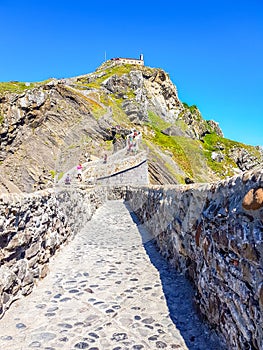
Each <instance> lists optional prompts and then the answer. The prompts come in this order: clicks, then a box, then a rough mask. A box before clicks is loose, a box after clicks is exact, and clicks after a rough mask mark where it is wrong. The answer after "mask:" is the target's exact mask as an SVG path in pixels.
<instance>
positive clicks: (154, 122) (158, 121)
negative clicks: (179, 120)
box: [148, 111, 171, 130]
mask: <svg viewBox="0 0 263 350" xmlns="http://www.w3.org/2000/svg"><path fill="white" fill-rule="evenodd" d="M148 118H149V124H150V126H152V127H153V128H155V129H158V130H163V129H167V128H168V127H169V126H171V123H167V122H166V121H164V120H163V119H162V118H161V117H159V116H158V115H157V114H155V113H154V112H151V111H149V112H148Z"/></svg>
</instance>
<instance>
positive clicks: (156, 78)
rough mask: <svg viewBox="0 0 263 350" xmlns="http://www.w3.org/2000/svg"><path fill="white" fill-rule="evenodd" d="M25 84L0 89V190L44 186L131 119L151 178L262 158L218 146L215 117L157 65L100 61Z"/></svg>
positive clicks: (221, 171)
mask: <svg viewBox="0 0 263 350" xmlns="http://www.w3.org/2000/svg"><path fill="white" fill-rule="evenodd" d="M24 88H26V89H27V90H25V91H22V92H21V93H11V92H8V91H7V92H6V93H4V94H2V95H1V96H0V137H1V139H0V190H1V191H2V192H20V191H24V192H33V191H35V190H39V189H44V188H47V187H49V186H51V185H52V184H53V181H54V178H55V177H61V176H62V175H63V173H64V172H65V171H67V170H68V169H70V168H71V167H73V166H74V165H75V164H76V163H77V162H78V161H79V160H81V161H85V159H86V158H87V157H88V156H95V157H101V156H102V154H103V153H105V152H106V153H111V152H113V151H114V149H115V148H114V147H115V146H114V147H113V145H112V144H111V142H112V141H113V140H114V142H115V143H116V144H117V145H118V148H120V147H124V146H125V138H126V136H127V135H128V134H129V132H130V130H131V129H133V128H134V127H136V128H137V129H138V130H140V131H141V132H142V134H143V143H142V147H143V148H145V150H147V151H148V162H149V168H148V169H149V175H150V179H151V181H152V183H154V184H169V183H171V184H174V183H180V182H181V183H183V182H184V178H186V177H189V178H192V179H193V180H194V181H198V182H200V181H201V182H205V181H211V180H215V179H220V178H223V177H224V176H226V175H228V176H229V175H233V174H235V173H237V172H238V171H243V170H248V169H252V168H253V167H255V166H256V165H258V164H259V163H260V161H261V160H262V152H260V151H259V150H258V149H256V148H254V149H252V148H249V149H248V148H247V147H246V146H245V145H241V144H238V143H236V144H234V145H233V147H231V149H229V147H225V145H224V138H223V133H222V131H221V129H220V127H219V125H218V124H217V123H216V122H214V121H206V120H204V119H203V118H202V116H201V114H200V112H199V110H198V108H197V107H196V106H188V105H187V104H185V103H182V102H181V101H180V100H179V98H178V93H177V89H176V87H175V85H174V84H173V83H172V82H171V80H170V78H169V76H168V74H167V73H166V72H164V71H163V70H161V69H154V68H149V67H143V66H137V65H119V66H111V62H106V63H104V64H103V65H102V66H100V67H99V68H98V69H97V70H96V71H95V72H94V73H90V74H88V75H83V76H80V77H75V78H67V79H61V80H56V79H52V80H51V81H48V82H43V83H38V84H32V86H31V84H30V86H26V85H25V86H24ZM116 126H118V128H117V129H116V130H117V132H115V136H113V134H112V129H113V128H114V127H116ZM159 132H161V133H163V135H165V136H167V138H166V139H161V138H160V137H159ZM209 135H216V137H217V138H218V140H219V141H218V142H217V143H219V144H220V145H221V146H220V147H219V148H218V146H217V144H207V140H208V137H209ZM185 140H188V141H185ZM209 142H210V140H209ZM193 150H194V152H193ZM167 154H169V155H170V157H167ZM192 157H194V158H195V159H194V160H193V159H192ZM207 159H210V160H212V161H213V163H214V164H215V165H214V166H213V163H211V162H209V161H208V162H207ZM216 163H220V167H219V166H218V164H216ZM201 168H202V169H203V170H202V171H201V172H200V170H198V169H201Z"/></svg>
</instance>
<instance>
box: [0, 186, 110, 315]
mask: <svg viewBox="0 0 263 350" xmlns="http://www.w3.org/2000/svg"><path fill="white" fill-rule="evenodd" d="M105 200H106V193H105V191H104V190H103V189H102V188H96V189H91V190H89V191H85V190H81V189H78V188H73V187H71V188H69V189H65V188H64V189H63V188H62V189H60V190H58V191H57V190H54V189H50V190H45V191H39V192H35V193H32V194H19V195H3V196H1V197H0V248H1V249H0V317H1V316H3V314H4V312H5V311H6V310H7V309H8V308H9V306H10V305H11V304H12V303H13V302H14V301H15V300H16V299H18V298H20V297H21V296H23V295H27V294H29V293H30V292H31V291H32V289H33V286H34V282H35V281H36V280H38V279H40V278H43V277H45V276H46V274H47V271H48V262H49V260H50V257H51V256H52V255H54V254H55V252H56V251H57V250H58V249H59V248H60V247H61V245H62V244H63V243H65V242H66V241H68V240H69V239H71V238H72V237H73V236H74V235H75V234H76V233H77V232H78V231H79V230H80V229H81V228H82V227H83V226H84V224H85V223H86V222H87V221H88V220H90V218H91V217H92V214H93V213H94V212H95V210H96V209H97V208H98V207H99V206H100V205H101V204H102V203H104V202H105Z"/></svg>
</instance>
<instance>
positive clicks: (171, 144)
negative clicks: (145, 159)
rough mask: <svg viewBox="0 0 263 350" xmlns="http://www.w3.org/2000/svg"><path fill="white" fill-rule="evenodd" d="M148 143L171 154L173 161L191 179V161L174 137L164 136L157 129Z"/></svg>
mask: <svg viewBox="0 0 263 350" xmlns="http://www.w3.org/2000/svg"><path fill="white" fill-rule="evenodd" d="M150 141H151V142H153V143H155V144H157V145H158V146H160V147H161V148H162V149H163V150H169V151H170V152H172V154H173V158H174V161H175V162H176V163H178V164H179V166H180V168H181V169H182V170H183V171H184V172H185V173H186V174H187V175H188V176H190V177H193V171H192V168H191V161H190V159H189V158H188V157H187V155H186V153H185V151H184V150H183V148H182V147H181V146H180V144H179V143H178V142H177V141H176V139H175V137H172V136H167V135H164V134H162V133H161V132H160V131H159V130H158V129H155V136H152V137H151V139H150Z"/></svg>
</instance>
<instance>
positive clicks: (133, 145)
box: [127, 129, 141, 153]
mask: <svg viewBox="0 0 263 350" xmlns="http://www.w3.org/2000/svg"><path fill="white" fill-rule="evenodd" d="M140 140H141V132H140V131H137V130H136V129H133V130H131V133H130V134H129V135H128V136H127V152H128V153H129V152H134V153H136V152H137V151H138V148H139V142H140Z"/></svg>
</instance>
